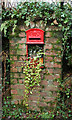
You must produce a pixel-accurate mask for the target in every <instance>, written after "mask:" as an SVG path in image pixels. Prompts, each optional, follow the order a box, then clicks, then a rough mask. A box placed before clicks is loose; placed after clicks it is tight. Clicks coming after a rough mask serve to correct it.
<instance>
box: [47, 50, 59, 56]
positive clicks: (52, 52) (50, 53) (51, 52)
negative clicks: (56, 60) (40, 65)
mask: <svg viewBox="0 0 72 120" xmlns="http://www.w3.org/2000/svg"><path fill="white" fill-rule="evenodd" d="M45 55H49V56H51V55H57V54H56V53H55V52H54V51H50V50H49V51H47V52H45Z"/></svg>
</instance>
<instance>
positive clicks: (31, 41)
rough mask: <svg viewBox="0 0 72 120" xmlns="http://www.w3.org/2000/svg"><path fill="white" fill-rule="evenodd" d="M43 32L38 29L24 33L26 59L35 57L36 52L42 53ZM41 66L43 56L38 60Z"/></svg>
mask: <svg viewBox="0 0 72 120" xmlns="http://www.w3.org/2000/svg"><path fill="white" fill-rule="evenodd" d="M43 45H44V31H43V30H41V29H38V28H33V29H29V30H27V31H26V54H27V56H28V57H31V58H33V57H35V56H36V55H37V52H40V51H41V52H43ZM40 61H41V63H42V64H43V54H42V55H41V58H40Z"/></svg>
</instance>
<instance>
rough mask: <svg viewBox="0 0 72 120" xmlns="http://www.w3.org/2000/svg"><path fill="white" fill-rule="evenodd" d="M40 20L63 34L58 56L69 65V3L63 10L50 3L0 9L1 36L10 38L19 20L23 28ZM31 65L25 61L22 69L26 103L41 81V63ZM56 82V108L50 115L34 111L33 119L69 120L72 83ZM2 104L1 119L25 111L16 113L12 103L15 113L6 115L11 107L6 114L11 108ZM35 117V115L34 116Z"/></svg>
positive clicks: (71, 18) (71, 40)
mask: <svg viewBox="0 0 72 120" xmlns="http://www.w3.org/2000/svg"><path fill="white" fill-rule="evenodd" d="M39 20H41V23H42V21H44V23H45V24H46V25H52V26H53V25H55V26H58V27H59V28H60V29H61V31H62V35H63V37H62V39H61V40H60V41H61V43H62V48H61V57H62V59H63V57H65V60H67V61H68V64H69V65H72V62H70V61H71V60H72V59H71V58H72V55H71V49H72V30H71V28H72V8H71V6H70V5H69V4H67V5H63V7H62V8H61V6H60V4H59V3H58V4H57V5H55V4H54V3H52V4H49V3H45V2H43V3H42V2H31V3H29V2H25V3H20V4H18V6H17V7H16V8H4V9H2V21H3V23H2V25H1V31H2V32H3V33H4V37H8V38H9V37H10V36H9V35H11V33H12V32H13V33H14V32H15V31H16V29H17V26H18V25H20V23H21V22H20V21H22V23H24V24H25V25H26V26H29V25H30V21H33V22H36V21H39ZM36 59H37V58H36ZM35 61H36V60H34V61H33V63H34V62H35ZM33 63H31V61H30V58H29V60H28V61H25V64H24V66H22V68H23V73H24V76H25V81H24V84H25V88H26V89H25V96H24V97H25V98H26V100H25V102H27V98H28V93H30V94H32V91H33V89H34V88H35V86H39V83H40V80H41V78H40V71H41V69H39V68H40V64H37V67H35V65H33ZM36 76H37V77H36ZM57 81H58V82H59V88H60V89H59V91H58V98H57V99H56V100H57V103H56V105H57V106H56V109H55V111H53V112H52V113H49V112H47V113H44V112H43V113H38V112H36V111H34V112H35V114H36V116H39V117H40V118H43V119H44V118H48V119H53V118H56V116H57V117H58V116H60V117H62V118H64V119H68V118H69V119H70V118H71V104H69V105H68V102H70V100H71V88H70V85H71V83H69V85H68V86H67V85H66V84H65V83H64V82H65V81H63V80H61V79H57ZM65 85H66V86H67V87H68V88H67V87H66V86H65ZM60 103H61V104H60ZM4 104H5V106H4V109H3V112H4V117H5V116H7V117H8V116H11V117H13V116H15V118H18V117H19V116H21V113H23V112H24V110H22V109H17V111H16V109H15V108H16V105H14V104H13V106H12V108H13V109H14V111H13V112H12V113H9V111H10V110H12V108H10V109H8V111H6V108H8V107H10V105H9V103H8V102H7V103H6V101H4ZM22 105H23V104H22ZM26 105H27V103H26ZM27 106H28V105H27ZM67 109H68V110H67ZM64 110H65V111H64ZM15 112H16V114H15ZM31 113H32V111H27V116H28V115H29V114H31ZM36 116H35V115H34V117H36Z"/></svg>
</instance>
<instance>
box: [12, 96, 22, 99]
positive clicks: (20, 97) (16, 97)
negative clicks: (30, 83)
mask: <svg viewBox="0 0 72 120" xmlns="http://www.w3.org/2000/svg"><path fill="white" fill-rule="evenodd" d="M12 97H13V99H14V100H18V99H19V100H23V99H24V96H22V95H21V96H20V95H12Z"/></svg>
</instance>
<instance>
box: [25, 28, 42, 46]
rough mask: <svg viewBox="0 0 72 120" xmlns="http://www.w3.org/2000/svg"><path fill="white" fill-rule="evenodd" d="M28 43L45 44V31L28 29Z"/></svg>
mask: <svg viewBox="0 0 72 120" xmlns="http://www.w3.org/2000/svg"><path fill="white" fill-rule="evenodd" d="M26 36H27V38H26V40H27V41H26V44H44V31H43V30H41V29H38V28H32V29H29V30H27V31H26Z"/></svg>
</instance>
